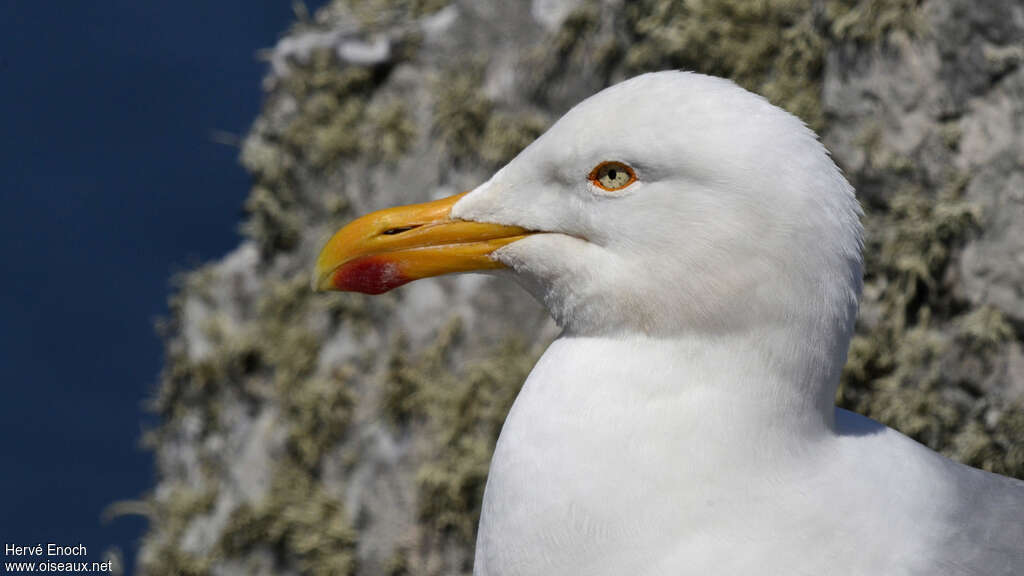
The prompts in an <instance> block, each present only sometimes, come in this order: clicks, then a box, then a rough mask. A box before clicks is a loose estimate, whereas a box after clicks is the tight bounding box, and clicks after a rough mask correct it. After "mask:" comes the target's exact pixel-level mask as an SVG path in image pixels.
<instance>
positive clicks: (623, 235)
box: [452, 72, 1024, 576]
mask: <svg viewBox="0 0 1024 576" xmlns="http://www.w3.org/2000/svg"><path fill="white" fill-rule="evenodd" d="M608 160H614V161H620V162H625V163H627V164H629V165H631V166H632V167H633V168H634V169H635V170H636V173H637V176H638V181H637V182H636V183H634V184H633V185H631V186H629V187H627V188H626V189H625V190H623V191H622V192H619V193H609V192H605V191H602V190H599V189H597V188H596V187H594V186H593V185H592V184H590V183H589V182H588V180H587V178H586V176H587V174H588V173H589V172H590V171H591V169H592V168H593V167H594V166H595V165H597V164H599V163H600V162H602V161H608ZM452 214H453V216H455V217H458V218H463V219H467V220H478V221H486V222H496V223H500V224H511V225H518V226H523V227H526V228H529V229H532V230H537V231H541V232H544V233H541V234H536V235H533V236H530V237H528V238H526V239H524V240H521V241H519V242H516V243H513V244H510V245H508V246H506V247H505V248H503V249H501V250H499V251H498V252H496V253H495V257H496V258H498V259H499V260H501V261H502V262H504V263H506V264H508V265H509V266H510V267H511V268H512V269H513V270H514V273H515V276H516V278H517V279H518V280H519V281H521V282H522V283H523V285H524V286H525V287H526V288H527V289H529V290H530V291H531V292H532V293H533V294H535V295H536V296H537V297H538V299H540V300H541V301H542V302H543V303H544V304H545V305H546V306H547V308H548V310H549V311H550V312H551V314H552V316H553V317H554V318H555V319H556V320H557V321H558V322H559V324H560V325H561V326H562V327H563V329H564V333H563V335H562V336H561V337H560V338H559V339H558V340H557V341H556V342H555V343H554V344H552V346H551V347H550V349H549V350H548V351H547V352H546V353H545V355H544V356H543V358H542V359H541V360H540V362H539V363H538V365H537V366H536V367H535V368H534V370H533V372H532V373H531V374H530V377H529V379H528V380H527V382H526V384H525V386H524V388H523V390H522V392H521V393H520V395H519V397H518V398H517V400H516V403H515V405H514V407H513V409H512V411H511V413H510V414H509V416H508V419H507V421H506V423H505V426H504V428H503V430H502V433H501V437H500V439H499V441H498V447H497V450H496V452H495V455H494V459H493V461H492V464H491V471H490V475H489V477H488V483H487V489H486V494H485V497H484V504H483V513H482V517H481V521H480V530H479V537H478V543H477V554H476V566H475V574H477V575H481V576H483V575H487V576H499V575H501V576H504V575H539V574H587V575H601V574H609V575H610V574H645V575H646V574H672V575H679V574H816V575H817V574H841V575H842V574H847V575H853V574H1020V573H1024V483H1021V482H1018V481H1015V480H1010V479H1006V478H1001V477H998V476H995V475H991V474H987V473H984V472H981V471H978V470H974V469H971V468H968V467H965V466H962V465H959V464H956V463H954V462H952V461H949V460H947V459H945V458H943V457H942V456H939V455H938V454H936V453H934V452H932V451H930V450H928V449H927V448H925V447H923V446H921V445H920V444H918V443H916V442H914V441H912V440H910V439H908V438H906V437H904V436H902V435H901V434H899V433H897V432H895V431H893V430H889V429H887V428H885V427H884V426H882V425H880V424H877V423H875V422H873V421H871V420H868V419H866V418H863V417H861V416H858V415H855V414H851V413H849V412H845V411H842V410H837V409H836V408H835V407H834V404H833V399H834V397H835V390H836V386H837V384H838V380H839V372H840V370H841V368H842V366H843V364H844V363H845V361H846V350H847V347H848V345H849V340H850V336H851V334H852V331H853V324H854V318H855V316H856V311H857V300H858V297H859V294H860V289H861V246H862V240H861V225H860V221H859V217H860V214H861V212H860V208H859V205H858V204H857V201H856V199H855V198H854V194H853V189H852V188H851V187H850V185H849V184H848V183H847V182H846V180H845V179H844V178H843V177H842V175H841V174H840V172H839V170H838V169H837V168H836V166H835V164H834V163H833V162H832V161H831V159H830V158H829V157H828V154H827V152H826V151H825V149H824V148H823V147H822V146H821V144H820V143H819V142H818V140H817V139H816V137H815V136H814V134H813V133H812V132H811V131H810V130H808V129H807V128H806V127H805V126H804V125H803V124H802V123H801V122H800V121H799V120H798V119H797V118H795V117H793V116H792V115H790V114H788V113H786V112H784V111H782V110H780V109H778V108H776V107H774V106H772V105H771V104H769V103H768V102H767V101H765V100H764V99H763V98H761V97H759V96H756V95H754V94H751V93H749V92H747V91H745V90H743V89H741V88H739V87H737V86H736V85H734V84H732V83H731V82H728V81H725V80H721V79H718V78H712V77H708V76H702V75H698V74H690V73H683V72H662V73H657V74H647V75H644V76H640V77H637V78H634V79H632V80H629V81H627V82H624V83H622V84H619V85H616V86H613V87H611V88H609V89H607V90H605V91H603V92H601V93H599V94H597V95H595V96H593V97H591V98H589V99H588V100H586V101H584V102H583V103H581V104H579V105H578V106H576V107H575V108H574V109H572V110H571V111H570V112H569V113H567V114H566V115H565V116H564V117H563V118H562V119H561V120H559V121H558V122H557V123H556V124H555V125H554V126H553V127H552V128H551V129H550V130H549V131H548V132H547V133H545V134H544V135H543V136H541V137H540V138H538V139H537V140H536V141H535V142H534V143H533V144H532V145H530V146H529V147H528V148H527V149H526V150H524V151H523V152H522V153H521V154H520V155H519V156H518V157H517V158H516V159H514V160H513V161H512V162H510V163H509V164H508V165H507V166H505V167H504V168H503V169H502V170H500V171H499V172H498V173H497V174H495V175H494V177H493V178H492V179H491V180H490V181H488V182H487V183H486V184H484V185H482V186H480V187H479V188H478V189H477V190H475V191H474V192H473V193H471V194H469V195H467V196H466V197H465V198H464V199H462V200H461V201H460V202H459V203H458V204H457V205H456V206H455V208H454V209H453V212H452Z"/></svg>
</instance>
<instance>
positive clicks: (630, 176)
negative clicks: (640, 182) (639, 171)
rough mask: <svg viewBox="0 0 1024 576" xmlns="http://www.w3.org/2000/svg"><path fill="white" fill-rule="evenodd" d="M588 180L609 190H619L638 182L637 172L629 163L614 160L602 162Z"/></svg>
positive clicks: (595, 167) (591, 172) (589, 175)
mask: <svg viewBox="0 0 1024 576" xmlns="http://www.w3.org/2000/svg"><path fill="white" fill-rule="evenodd" d="M587 180H590V183H591V184H593V185H594V186H597V187H598V188H600V189H602V190H605V191H607V192H618V191H619V190H622V189H623V188H626V187H627V186H629V185H630V184H632V183H633V182H636V180H637V178H636V172H634V171H633V168H631V167H630V166H629V165H628V164H625V163H623V162H616V161H614V160H611V161H605V162H601V163H600V164H598V165H597V166H594V169H593V170H591V171H590V174H588V175H587Z"/></svg>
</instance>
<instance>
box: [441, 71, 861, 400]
mask: <svg viewBox="0 0 1024 576" xmlns="http://www.w3.org/2000/svg"><path fill="white" fill-rule="evenodd" d="M603 161H619V162H623V163H625V164H628V165H630V166H632V167H633V168H634V170H635V172H636V174H637V181H636V182H635V183H634V184H632V185H631V186H628V187H626V188H625V189H623V190H621V191H619V192H607V191H604V190H602V189H600V188H598V187H596V186H594V185H593V184H592V183H591V182H590V181H589V180H588V178H587V175H588V174H589V173H590V171H591V170H592V169H593V168H594V167H595V166H596V165H598V164H599V163H601V162H603ZM452 215H453V217H456V218H461V219H466V220H479V221H486V222H495V223H500V224H509V225H517V226H521V227H524V228H529V229H532V230H538V231H542V232H547V233H546V234H537V235H533V236H530V237H528V238H526V239H524V240H521V241H519V242H516V243H514V244H511V245H509V246H506V247H505V248H503V249H501V250H499V251H497V252H496V253H495V255H494V256H495V257H496V258H498V259H499V260H500V261H502V262H504V263H505V264H507V265H509V266H510V267H511V268H512V269H513V270H514V271H515V275H516V277H517V278H518V279H519V280H520V281H521V282H522V284H523V285H524V286H525V287H526V288H527V289H528V290H530V291H531V292H532V293H533V294H534V295H535V296H536V297H537V298H538V299H539V300H541V301H542V302H543V303H544V304H545V305H546V306H547V308H548V310H549V311H550V313H551V314H552V316H553V317H554V318H555V320H556V321H557V322H558V323H559V324H560V325H561V326H562V327H563V328H564V329H565V330H566V332H567V333H568V334H573V335H581V336H608V335H617V334H630V333H639V334H644V335H649V336H654V337H675V336H700V337H708V336H727V335H730V334H735V333H746V334H754V335H757V334H760V335H763V336H769V335H770V336H772V337H771V338H764V339H763V341H764V342H765V343H766V344H765V347H766V348H765V349H762V350H760V352H761V353H762V354H764V355H767V356H768V358H769V362H771V359H773V358H774V359H782V358H796V359H800V361H801V362H804V365H801V366H782V367H780V368H781V369H783V370H784V371H786V372H787V373H789V375H790V376H793V377H794V378H797V379H798V380H800V381H803V382H804V383H805V385H806V386H809V387H811V388H813V390H807V389H806V388H805V389H804V390H803V393H805V394H806V393H810V394H811V395H812V396H814V403H815V404H818V405H819V406H821V407H822V408H823V409H825V410H827V411H829V412H831V405H832V402H833V398H834V392H835V384H836V383H837V382H838V373H839V370H840V369H841V367H842V365H843V364H844V363H845V360H846V349H847V346H848V343H849V338H850V336H851V333H852V330H853V326H854V318H855V315H856V311H857V301H858V298H859V295H860V290H861V246H862V239H861V234H862V229H861V225H860V220H859V217H860V215H861V211H860V207H859V205H858V203H857V201H856V199H855V197H854V193H853V189H852V188H851V187H850V185H849V184H848V183H847V182H846V180H845V179H844V178H843V176H842V175H841V173H840V171H839V169H838V168H837V167H836V165H835V164H834V163H833V162H832V160H831V159H830V157H829V155H828V153H827V152H826V150H825V148H824V147H823V146H822V145H821V144H820V143H819V142H818V140H817V138H816V137H815V135H814V133H813V132H812V131H811V130H809V129H808V128H807V127H806V126H805V125H804V124H803V123H802V122H801V121H800V120H799V119H797V118H796V117H794V116H792V115H791V114H788V113H786V112H785V111H783V110H781V109H779V108H777V107H775V106H772V105H771V104H770V103H769V102H767V101H766V100H765V99H764V98H762V97H760V96H757V95H755V94H752V93H750V92H748V91H746V90H743V89H742V88H740V87H738V86H736V85H735V84H733V83H732V82H730V81H728V80H723V79H720V78H714V77H710V76H704V75H700V74H693V73H687V72H659V73H652V74H645V75H642V76H639V77H636V78H633V79H631V80H628V81H626V82H623V83H621V84H618V85H616V86H613V87H611V88H609V89H606V90H604V91H602V92H600V93H598V94H596V95H595V96H593V97H591V98H589V99H587V100H585V101H583V102H582V103H580V104H579V105H577V106H576V107H574V108H573V109H572V110H570V111H569V112H568V113H567V114H566V115H565V116H563V117H562V118H561V119H560V120H559V121H558V122H557V123H556V124H555V125H554V126H552V127H551V129H550V130H548V132H547V133H545V134H544V135H543V136H541V137H540V138H538V139H537V140H536V141H535V142H533V143H532V144H531V145H530V146H529V147H527V148H526V149H525V150H523V152H522V153H521V154H520V155H519V156H518V157H516V158H515V159H514V160H512V161H511V162H510V163H509V164H508V165H507V166H505V167H504V168H503V169H502V170H500V171H499V172H498V173H496V174H495V175H494V177H492V178H491V179H490V180H489V181H488V182H486V183H485V184H483V185H481V186H480V187H478V188H477V189H476V190H474V191H473V192H472V193H471V194H468V195H467V196H466V197H465V198H463V199H462V200H461V201H460V202H459V203H458V204H456V205H455V207H454V209H453V210H452ZM768 343H775V344H774V345H775V346H779V344H780V343H781V345H782V346H783V347H784V348H785V349H768V348H767V346H768V345H769V344H768ZM794 349H798V350H799V351H800V353H799V354H793V353H792V351H793V350H794Z"/></svg>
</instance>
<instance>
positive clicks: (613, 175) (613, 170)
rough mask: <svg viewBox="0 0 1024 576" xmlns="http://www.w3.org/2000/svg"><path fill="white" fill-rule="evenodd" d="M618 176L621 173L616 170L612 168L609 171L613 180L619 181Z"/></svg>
mask: <svg viewBox="0 0 1024 576" xmlns="http://www.w3.org/2000/svg"><path fill="white" fill-rule="evenodd" d="M618 175H619V173H618V171H617V170H615V168H612V169H611V170H609V171H608V177H609V178H611V179H612V180H617V179H618Z"/></svg>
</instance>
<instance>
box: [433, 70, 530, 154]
mask: <svg viewBox="0 0 1024 576" xmlns="http://www.w3.org/2000/svg"><path fill="white" fill-rule="evenodd" d="M482 81H483V71H482V68H481V67H480V66H477V65H473V64H468V65H466V66H464V67H463V68H462V69H460V70H459V71H457V72H453V73H452V74H451V75H450V76H446V77H445V78H444V80H443V81H439V82H438V83H437V85H436V87H435V95H436V96H435V98H436V99H435V104H434V118H433V121H434V126H435V130H436V131H437V134H438V137H439V139H440V141H441V143H442V144H443V145H444V148H445V153H446V155H447V156H448V157H449V158H450V159H451V160H452V162H453V163H454V164H456V165H460V164H467V163H472V164H483V165H484V166H487V167H490V168H497V167H500V166H502V165H503V164H505V163H506V162H508V161H509V160H511V159H512V158H513V157H514V156H515V155H516V154H518V153H519V151H520V150H522V149H523V148H525V147H526V146H527V145H528V144H530V142H533V140H534V139H536V138H537V136H540V135H541V134H542V133H543V132H544V131H545V130H546V129H547V127H548V125H549V121H548V120H547V119H546V118H545V117H544V116H543V115H541V114H540V113H539V112H533V111H519V112H511V111H505V110H501V109H500V108H499V107H498V106H496V105H495V103H494V102H492V101H491V100H490V99H489V98H487V96H485V95H484V93H483V91H482V90H481V83H482Z"/></svg>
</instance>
